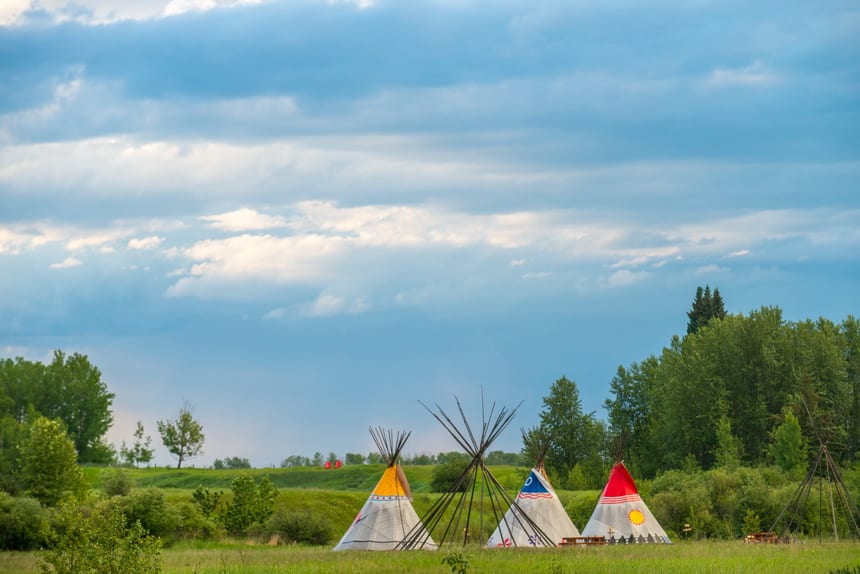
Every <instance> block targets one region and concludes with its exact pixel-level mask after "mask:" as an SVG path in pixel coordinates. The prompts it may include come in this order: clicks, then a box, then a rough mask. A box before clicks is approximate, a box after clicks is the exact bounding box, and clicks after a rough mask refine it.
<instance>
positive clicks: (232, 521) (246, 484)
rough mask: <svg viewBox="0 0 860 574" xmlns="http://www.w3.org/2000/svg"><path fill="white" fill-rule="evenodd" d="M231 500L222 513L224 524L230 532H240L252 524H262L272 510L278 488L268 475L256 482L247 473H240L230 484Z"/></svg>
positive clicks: (245, 530) (246, 529)
mask: <svg viewBox="0 0 860 574" xmlns="http://www.w3.org/2000/svg"><path fill="white" fill-rule="evenodd" d="M230 489H231V490H232V492H233V500H232V502H231V503H230V505H229V506H228V507H227V511H226V512H225V514H224V517H223V520H224V526H225V527H226V528H227V530H228V531H229V532H230V533H232V534H242V533H244V532H247V531H248V528H249V527H250V526H251V525H253V524H262V523H263V522H265V521H266V519H267V518H269V516H271V514H272V511H273V510H274V504H275V498H276V497H277V495H278V490H277V489H276V488H275V487H274V485H273V484H272V482H271V481H270V480H269V479H268V477H265V476H264V477H263V478H261V479H260V480H259V483H258V482H255V481H254V478H253V477H252V476H251V475H249V474H245V473H243V474H240V475H239V476H237V477H236V478H235V479H233V483H232V484H231V485H230Z"/></svg>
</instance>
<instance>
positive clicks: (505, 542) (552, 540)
mask: <svg viewBox="0 0 860 574" xmlns="http://www.w3.org/2000/svg"><path fill="white" fill-rule="evenodd" d="M522 433H523V444H524V445H525V446H526V449H527V450H528V451H530V452H532V453H533V454H534V456H535V459H536V460H535V466H534V468H533V469H532V470H531V471H530V472H529V475H528V477H526V481H525V483H524V484H523V487H522V488H521V489H520V492H519V493H518V494H517V497H516V499H515V500H514V501H513V503H512V504H511V506H510V508H509V509H508V511H507V512H506V513H505V515H504V517H502V519H501V520H500V521H499V526H498V527H497V528H496V530H495V531H494V532H493V534H492V536H490V539H489V540H488V541H487V548H504V547H509V546H517V547H541V546H543V547H546V546H558V545H559V544H561V543H562V541H563V540H564V539H565V538H571V537H575V536H579V530H577V529H576V526H574V525H573V521H572V520H571V519H570V516H568V514H567V511H566V510H565V509H564V506H562V504H561V500H559V498H558V495H557V494H556V493H555V490H554V489H553V487H552V484H550V482H549V477H548V476H547V474H546V470H545V468H544V464H543V461H544V458H546V453H547V451H549V448H550V446H551V444H552V437H551V436H550V435H549V434H548V433H547V432H546V431H544V430H543V429H542V428H540V427H534V428H531V429H528V430H527V429H522Z"/></svg>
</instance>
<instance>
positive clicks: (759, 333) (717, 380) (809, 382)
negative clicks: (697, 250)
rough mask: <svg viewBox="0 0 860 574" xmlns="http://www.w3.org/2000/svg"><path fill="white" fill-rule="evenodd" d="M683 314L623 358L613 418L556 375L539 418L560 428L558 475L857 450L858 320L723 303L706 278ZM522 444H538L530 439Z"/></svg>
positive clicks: (556, 431) (580, 483) (785, 459)
mask: <svg viewBox="0 0 860 574" xmlns="http://www.w3.org/2000/svg"><path fill="white" fill-rule="evenodd" d="M687 315H688V317H689V322H688V326H687V333H686V335H684V336H674V337H673V338H672V340H671V341H670V343H669V345H668V346H667V347H665V348H664V349H663V350H662V352H661V353H659V354H656V355H651V356H649V357H646V358H645V359H643V360H641V361H639V362H634V363H632V364H631V365H629V366H627V367H625V366H623V365H622V366H619V367H618V370H617V372H616V375H615V376H614V377H613V379H612V381H611V382H610V395H611V396H610V398H608V399H606V401H605V402H604V405H603V406H604V408H605V410H606V419H605V420H601V419H600V418H598V416H597V414H596V413H594V412H590V413H586V412H583V410H582V405H581V401H580V398H579V390H578V388H577V386H576V383H574V382H573V381H570V380H568V379H567V378H566V377H562V378H561V379H559V380H557V381H556V382H555V383H554V384H553V385H552V386H551V388H550V392H549V394H548V395H547V396H546V397H544V400H543V410H542V412H541V424H540V427H539V430H540V431H542V432H547V433H549V434H550V435H551V436H552V437H553V446H552V447H551V448H550V450H549V452H548V453H547V456H546V461H545V462H546V465H547V467H548V468H549V469H550V471H551V473H552V474H553V475H554V477H555V478H556V480H558V481H559V484H560V485H561V486H562V487H566V488H577V487H580V488H581V487H599V486H600V485H601V484H602V481H603V480H605V476H606V472H607V470H608V465H609V464H611V463H612V462H614V461H615V460H617V459H623V460H624V461H625V464H626V465H627V466H628V467H629V468H631V470H632V472H633V473H634V475H635V476H639V477H642V478H650V477H655V476H657V475H659V474H660V473H663V472H666V471H669V470H673V469H684V468H686V469H689V468H700V469H704V470H708V469H715V468H721V467H726V466H733V465H745V466H760V465H776V466H778V467H780V468H781V469H782V470H784V471H786V472H788V473H790V474H791V475H795V474H797V473H798V472H801V471H802V470H803V469H805V468H806V465H807V464H808V462H809V460H810V457H811V456H812V455H813V454H814V453H816V452H817V451H818V449H819V445H820V443H821V442H824V443H826V444H827V446H828V449H829V450H830V452H831V453H832V454H833V456H834V457H835V458H836V459H837V460H839V461H841V462H843V463H848V462H851V461H854V460H856V459H857V455H858V452H860V321H858V320H857V319H856V318H854V317H853V316H849V317H848V318H846V319H845V320H843V321H842V322H841V323H835V322H833V321H831V320H828V319H824V318H821V319H818V320H815V321H813V320H805V321H800V322H792V321H787V320H785V319H784V318H783V315H782V311H781V310H780V309H779V308H778V307H762V308H761V309H759V310H757V311H753V312H751V313H749V314H747V315H744V314H727V313H726V312H725V308H724V302H723V299H722V296H721V295H720V293H719V290H717V289H715V290H714V291H713V292H711V290H710V289H709V288H708V287H706V288H704V289H703V288H701V287H700V288H699V289H698V290H697V292H696V296H695V299H694V301H693V304H692V308H691V309H690V311H689V312H688V314H687ZM536 430H538V429H536ZM523 454H524V455H525V456H527V457H528V458H534V456H535V455H534V453H532V452H530V451H529V448H528V443H527V442H525V443H524V448H523Z"/></svg>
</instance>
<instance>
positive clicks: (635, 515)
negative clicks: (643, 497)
mask: <svg viewBox="0 0 860 574" xmlns="http://www.w3.org/2000/svg"><path fill="white" fill-rule="evenodd" d="M627 520H629V521H630V522H632V523H633V524H635V525H636V526H639V525H640V524H642V523H643V522H645V515H644V514H642V511H640V510H631V511H630V512H628V513H627Z"/></svg>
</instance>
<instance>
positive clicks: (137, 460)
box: [119, 421, 155, 467]
mask: <svg viewBox="0 0 860 574" xmlns="http://www.w3.org/2000/svg"><path fill="white" fill-rule="evenodd" d="M151 445H152V437H151V436H149V435H147V436H145V437H144V430H143V423H142V422H140V421H137V428H136V429H135V431H134V443H133V444H132V445H131V446H130V447H126V446H125V442H123V443H122V446H121V447H120V449H119V455H120V459H121V460H122V461H123V462H124V463H125V464H128V465H129V466H137V467H139V466H140V464H141V463H144V464H148V463H149V462H150V461H151V460H152V457H153V455H154V454H155V449H153V448H151Z"/></svg>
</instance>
